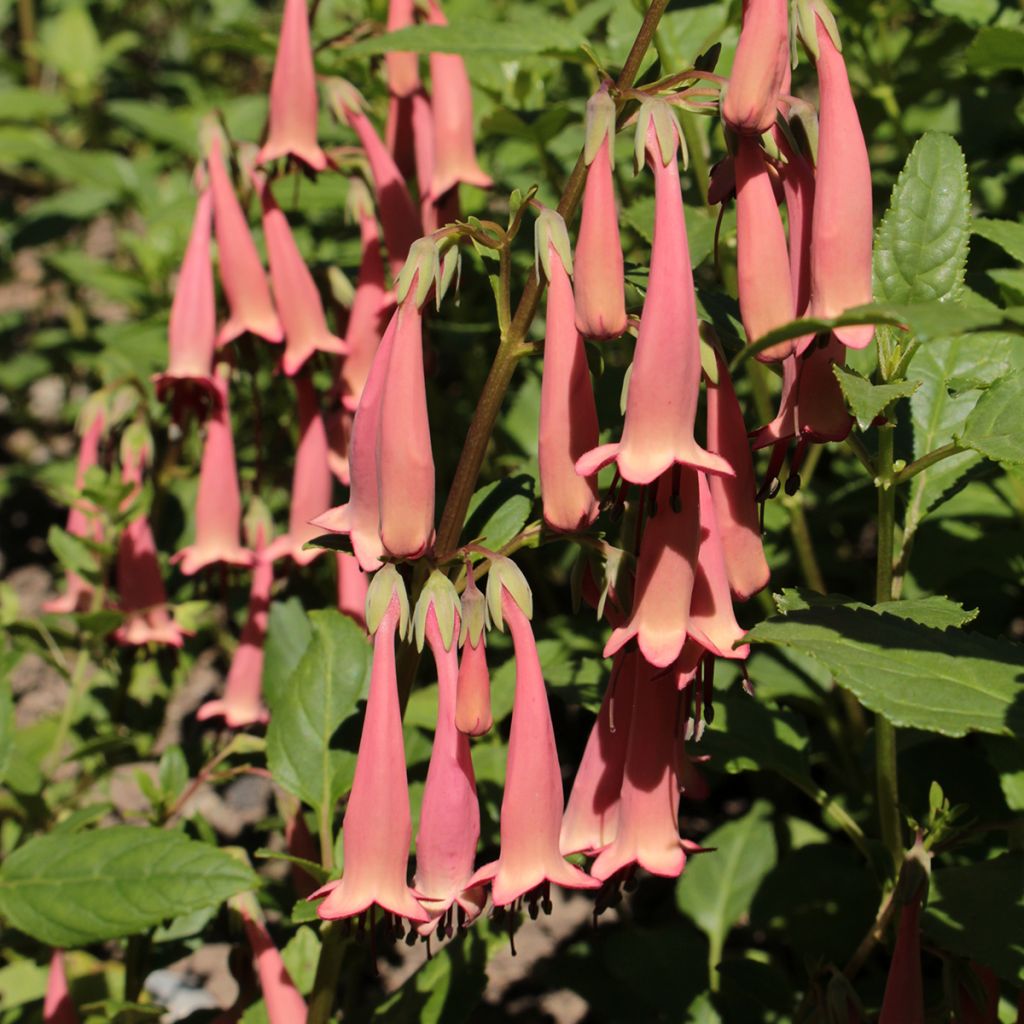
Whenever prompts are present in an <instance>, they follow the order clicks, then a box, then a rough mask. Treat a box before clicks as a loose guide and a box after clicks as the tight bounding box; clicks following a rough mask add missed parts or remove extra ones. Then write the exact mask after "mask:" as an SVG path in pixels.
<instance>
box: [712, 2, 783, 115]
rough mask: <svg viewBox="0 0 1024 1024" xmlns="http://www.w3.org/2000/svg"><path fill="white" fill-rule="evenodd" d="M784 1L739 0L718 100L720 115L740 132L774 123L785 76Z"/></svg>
mask: <svg viewBox="0 0 1024 1024" xmlns="http://www.w3.org/2000/svg"><path fill="white" fill-rule="evenodd" d="M788 15H789V4H788V3H787V0H743V27H742V29H741V30H740V41H739V44H738V45H737V47H736V57H735V59H734V60H733V64H732V75H731V76H730V78H729V84H728V86H727V87H726V90H725V96H724V98H723V100H722V117H723V119H724V120H725V122H726V124H728V125H729V126H730V127H731V128H732V129H734V130H735V131H737V132H740V133H742V134H750V135H760V134H761V133H762V132H766V131H768V129H769V128H771V126H772V125H773V124H774V122H775V115H776V112H777V111H778V106H779V100H780V98H781V93H782V89H783V86H784V84H785V83H786V82H787V81H788V79H789V17H788Z"/></svg>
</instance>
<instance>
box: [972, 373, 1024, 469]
mask: <svg viewBox="0 0 1024 1024" xmlns="http://www.w3.org/2000/svg"><path fill="white" fill-rule="evenodd" d="M957 440H958V441H959V442H960V444H962V445H963V446H964V447H965V448H973V449H974V450H975V451H976V452H980V453H981V454H982V455H984V456H985V457H986V458H988V459H994V460H995V461H996V462H1009V463H1013V464H1020V463H1021V462H1024V377H1022V376H1021V375H1020V374H1012V375H1010V376H1008V377H1004V378H1003V379H1002V380H999V381H996V383H995V384H993V385H992V387H990V388H988V390H986V391H985V393H984V394H983V395H982V396H981V398H979V399H978V404H977V405H976V406H975V407H974V409H973V410H972V411H971V414H970V415H969V416H968V417H967V422H966V423H965V424H964V429H963V431H962V433H961V434H960V435H959V436H958V437H957Z"/></svg>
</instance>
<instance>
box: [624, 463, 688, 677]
mask: <svg viewBox="0 0 1024 1024" xmlns="http://www.w3.org/2000/svg"><path fill="white" fill-rule="evenodd" d="M674 490H675V493H674ZM654 494H655V497H654V505H655V507H654V510H653V511H652V512H651V515H650V516H649V518H648V520H647V524H646V526H645V527H644V532H643V536H642V537H641V539H640V554H639V556H638V558H637V571H636V589H635V592H634V595H633V610H632V613H631V615H630V617H629V621H628V622H626V623H625V624H624V625H622V626H619V627H618V628H617V629H616V630H615V631H614V632H613V633H612V635H611V638H610V639H609V640H608V643H607V644H606V645H605V649H604V656H605V657H606V658H607V657H609V656H610V655H612V654H614V653H615V652H616V651H618V650H619V649H620V648H622V647H623V646H624V645H625V644H626V643H627V641H629V640H632V639H633V638H634V637H636V639H637V643H638V644H639V645H640V651H641V653H642V654H643V656H644V658H645V659H646V660H647V661H648V662H650V664H652V665H654V666H656V667H657V668H667V667H668V666H669V665H671V664H672V663H673V662H674V661H675V660H676V658H678V657H679V652H680V651H682V649H683V644H684V643H685V642H686V635H687V629H688V623H689V617H690V600H691V597H692V595H693V585H694V574H695V573H696V569H697V552H698V549H699V546H700V515H699V511H698V498H697V474H696V472H695V471H694V470H692V469H683V470H682V471H681V472H680V476H679V485H678V488H677V489H674V486H673V474H672V473H666V474H665V475H664V476H663V477H662V478H661V479H660V480H659V481H658V485H657V488H656V489H655V492H654ZM677 509H678V511H677Z"/></svg>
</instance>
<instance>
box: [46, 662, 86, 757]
mask: <svg viewBox="0 0 1024 1024" xmlns="http://www.w3.org/2000/svg"><path fill="white" fill-rule="evenodd" d="M88 668H89V654H88V652H87V651H85V650H80V651H79V652H78V657H77V658H76V659H75V667H74V668H73V669H72V671H71V679H70V681H69V684H68V695H67V699H66V700H65V701H64V707H63V709H62V710H61V713H60V721H59V722H58V723H57V731H56V733H55V734H54V737H53V743H52V744H51V745H50V752H49V754H48V755H47V763H48V768H49V770H50V771H52V770H53V769H54V768H56V767H57V764H58V763H59V762H60V755H61V751H62V750H63V747H64V743H65V741H66V740H67V738H68V733H69V732H70V731H71V724H72V723H73V722H74V720H75V713H76V711H77V710H78V705H79V703H80V702H81V699H82V694H83V693H84V692H85V688H86V685H87V684H88V682H89V675H88V672H87V669H88Z"/></svg>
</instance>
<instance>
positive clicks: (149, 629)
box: [114, 428, 185, 647]
mask: <svg viewBox="0 0 1024 1024" xmlns="http://www.w3.org/2000/svg"><path fill="white" fill-rule="evenodd" d="M131 429H132V428H129V431H130V430H131ZM150 455H151V452H150V448H149V440H148V438H145V439H138V438H135V437H133V436H132V435H131V434H130V433H127V432H126V434H125V437H124V439H123V440H122V444H121V480H122V482H123V483H126V484H130V485H131V486H132V491H131V493H130V494H129V495H128V496H127V497H126V498H125V499H124V502H123V504H122V507H123V508H127V507H128V506H129V505H131V504H132V502H134V501H135V500H136V498H137V497H138V494H139V491H141V489H142V473H143V469H144V467H145V464H146V461H147V459H148V458H149V457H150ZM117 589H118V594H119V596H120V603H119V610H120V611H121V612H123V613H124V617H125V618H124V622H123V623H122V624H121V625H120V626H119V627H118V628H117V630H116V631H115V633H114V639H115V640H116V641H117V642H118V643H119V644H125V645H126V646H137V647H141V646H142V645H144V644H151V643H152V644H167V645H168V646H170V647H181V646H182V644H183V643H184V639H183V637H184V635H185V631H184V630H183V629H182V628H181V627H180V626H179V625H178V624H177V623H176V622H175V621H174V619H173V617H172V616H171V613H170V611H169V610H168V608H167V591H166V590H165V589H164V581H163V577H162V576H161V574H160V562H159V560H158V558H157V548H156V541H155V540H154V539H153V531H152V530H151V529H150V526H149V520H148V519H147V518H146V517H145V516H144V515H140V516H137V517H136V518H135V519H133V520H132V521H131V522H130V523H129V524H128V525H127V526H126V527H125V528H124V531H123V532H122V533H121V536H120V538H119V540H118V545H117Z"/></svg>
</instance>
